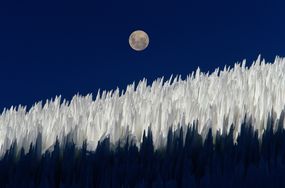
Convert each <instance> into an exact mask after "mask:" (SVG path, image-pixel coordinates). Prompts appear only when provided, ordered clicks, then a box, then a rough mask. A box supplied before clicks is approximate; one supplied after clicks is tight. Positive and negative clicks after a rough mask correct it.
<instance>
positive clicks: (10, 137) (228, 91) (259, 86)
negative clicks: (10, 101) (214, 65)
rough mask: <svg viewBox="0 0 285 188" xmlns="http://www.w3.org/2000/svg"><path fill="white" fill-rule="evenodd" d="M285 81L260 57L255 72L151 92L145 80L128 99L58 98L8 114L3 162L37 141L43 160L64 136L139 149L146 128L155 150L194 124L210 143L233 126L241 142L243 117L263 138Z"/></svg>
mask: <svg viewBox="0 0 285 188" xmlns="http://www.w3.org/2000/svg"><path fill="white" fill-rule="evenodd" d="M284 75H285V59H284V58H279V57H276V59H275V61H274V63H266V62H265V60H261V58H260V57H258V59H257V60H256V61H255V62H253V64H252V65H251V66H250V67H247V66H246V61H245V60H244V61H243V62H241V63H236V64H235V65H234V66H233V67H227V66H225V67H224V69H223V70H219V68H218V69H216V70H215V71H214V72H213V73H211V74H209V73H203V72H201V71H200V69H199V68H198V69H197V70H196V71H194V72H192V74H190V75H188V76H187V78H186V79H185V80H182V79H181V77H180V76H176V77H175V78H173V77H171V78H170V79H168V80H166V81H165V80H164V79H163V78H158V79H157V80H155V81H154V82H152V83H151V84H150V85H148V84H147V80H146V79H143V80H141V81H140V82H139V83H138V84H137V85H136V84H135V83H133V84H131V85H128V86H127V88H126V90H125V91H120V90H119V89H118V88H117V89H116V90H114V91H103V92H98V94H97V96H96V98H95V99H93V98H92V94H89V95H87V96H80V95H75V96H74V97H73V98H72V100H71V101H66V100H64V99H61V97H60V96H58V97H55V98H54V99H52V100H47V101H46V102H45V103H44V104H43V103H42V102H38V103H36V104H35V105H34V106H33V107H32V108H30V109H29V110H27V108H26V107H23V106H18V107H11V108H10V109H4V111H3V113H2V114H1V116H0V147H1V148H0V154H1V155H3V153H4V152H5V151H6V150H7V149H8V148H9V147H10V146H11V144H12V143H13V142H15V141H16V142H17V146H18V148H21V147H23V148H24V149H25V151H27V150H28V149H29V146H30V144H31V143H35V141H36V138H37V136H38V134H39V133H41V135H42V142H41V144H42V149H43V152H44V151H45V150H47V149H49V148H50V147H51V146H53V144H54V143H55V141H56V139H57V138H58V140H59V141H60V142H62V141H63V140H64V138H65V137H66V136H67V135H69V137H71V138H72V139H73V141H74V142H75V143H76V144H77V145H78V146H79V145H81V144H82V142H83V141H84V140H86V141H87V147H88V149H92V150H94V149H95V148H96V146H97V143H98V141H100V140H101V139H103V138H106V137H109V138H110V141H111V143H113V144H116V143H117V142H118V140H119V139H121V138H125V137H126V136H127V135H131V136H132V138H134V140H135V141H136V142H137V143H139V142H141V140H142V136H143V132H144V131H145V130H147V129H148V128H149V127H150V129H151V131H152V134H153V141H154V146H155V147H156V148H158V147H162V146H164V145H165V143H166V137H167V132H168V130H169V128H170V127H172V130H175V129H177V128H179V127H187V126H193V122H196V124H197V125H198V131H199V133H201V134H202V135H204V136H205V135H206V133H207V130H209V128H212V131H213V133H215V131H217V130H219V131H222V132H228V131H229V129H230V125H233V126H234V129H235V134H238V131H239V129H240V125H241V123H242V122H243V121H244V120H245V118H244V117H245V115H246V117H249V118H250V120H251V121H252V125H253V127H254V128H255V129H257V130H258V132H259V133H262V131H263V130H264V129H265V127H266V122H267V119H268V116H269V115H271V116H273V117H275V122H274V126H276V124H277V122H278V117H279V116H280V114H281V111H282V110H283V108H284V104H285V76H284Z"/></svg>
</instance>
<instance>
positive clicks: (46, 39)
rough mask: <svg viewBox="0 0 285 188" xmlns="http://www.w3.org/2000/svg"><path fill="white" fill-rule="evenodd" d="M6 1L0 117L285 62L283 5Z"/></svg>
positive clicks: (0, 41) (0, 9) (0, 32)
mask: <svg viewBox="0 0 285 188" xmlns="http://www.w3.org/2000/svg"><path fill="white" fill-rule="evenodd" d="M9 3H10V4H3V2H2V1H1V3H0V65H1V67H0V77H1V79H0V85H1V87H0V91H1V92H0V111H2V109H3V108H4V107H8V108H9V107H10V106H11V105H16V106H17V105H19V104H22V105H28V107H29V106H31V105H32V104H33V103H35V102H37V101H40V100H43V101H45V100H47V99H51V98H53V97H55V96H56V95H62V97H63V98H67V99H71V97H72V96H73V95H75V94H77V93H79V94H82V95H86V94H88V93H93V95H94V97H96V94H97V91H98V89H99V88H100V89H101V91H102V90H110V89H116V88H117V87H119V88H120V89H125V88H126V86H127V85H128V84H131V83H132V82H133V81H135V82H136V83H137V82H138V81H139V80H141V79H143V78H147V79H148V83H151V82H152V81H153V80H154V79H156V78H158V77H162V76H164V77H165V78H169V77H170V76H171V74H173V75H177V74H180V75H182V78H185V77H186V75H187V74H189V73H191V72H192V71H194V70H196V69H197V67H198V66H199V67H200V69H201V70H202V71H203V72H207V71H210V72H211V71H213V70H214V69H215V68H217V67H221V68H223V67H224V66H225V65H233V64H234V63H235V62H238V61H242V60H243V59H247V60H248V61H250V62H249V63H248V65H249V64H251V62H252V61H253V60H255V59H256V58H257V56H258V55H259V54H261V55H262V57H263V58H265V59H266V60H268V61H273V60H274V57H275V55H279V56H285V14H284V10H285V9H284V7H285V2H284V1H283V2H282V1H281V0H280V1H279V2H278V1H271V0H267V1H262V0H255V1H250V0H239V1H229V0H227V1H226V0H224V1H213V0H212V1H210V0H209V1H201V0H196V1H193V0H188V1H167V0H143V1H134V0H132V1H130V0H122V1H120V0H112V1H109V0H101V1H99V0H94V1H70V0H69V1H55V2H52V1H34V2H32V1H9ZM136 29H142V30H144V31H146V32H147V33H148V35H149V37H150V44H149V47H148V48H147V49H146V50H145V51H142V52H136V51H134V50H132V49H131V48H130V46H129V44H128V38H129V35H130V33H131V32H132V31H134V30H136Z"/></svg>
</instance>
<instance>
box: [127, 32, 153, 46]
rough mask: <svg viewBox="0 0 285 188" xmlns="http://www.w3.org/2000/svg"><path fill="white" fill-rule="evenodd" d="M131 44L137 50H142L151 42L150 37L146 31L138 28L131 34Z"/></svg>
mask: <svg viewBox="0 0 285 188" xmlns="http://www.w3.org/2000/svg"><path fill="white" fill-rule="evenodd" d="M129 44H130V46H131V48H132V49H134V50H136V51H142V50H144V49H146V48H147V46H148V44H149V37H148V35H147V34H146V32H144V31H142V30H136V31H134V32H132V34H131V35H130V37H129Z"/></svg>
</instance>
